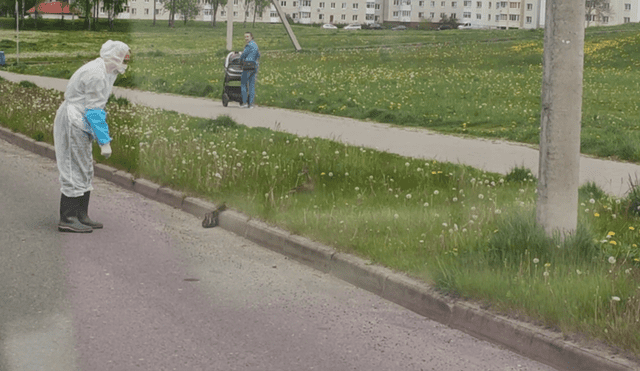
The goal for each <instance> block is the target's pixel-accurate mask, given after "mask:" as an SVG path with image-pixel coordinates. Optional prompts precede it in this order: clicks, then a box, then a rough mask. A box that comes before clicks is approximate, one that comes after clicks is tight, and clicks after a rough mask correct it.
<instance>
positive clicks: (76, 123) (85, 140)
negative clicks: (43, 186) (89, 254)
mask: <svg viewBox="0 0 640 371" xmlns="http://www.w3.org/2000/svg"><path fill="white" fill-rule="evenodd" d="M129 53H130V50H129V46H127V44H125V43H123V42H121V41H112V40H109V41H107V42H106V43H104V45H102V48H101V50H100V58H97V59H94V60H93V61H91V62H89V63H87V64H85V65H83V66H82V67H80V68H79V69H78V70H77V71H76V72H75V73H74V74H73V76H71V79H70V80H69V84H68V85H67V90H66V92H65V93H64V102H63V103H62V105H61V106H60V108H59V109H58V111H57V113H56V118H55V122H54V126H53V138H54V144H55V149H56V161H57V164H58V171H59V172H60V184H61V189H60V191H61V193H62V199H61V205H60V219H61V221H60V224H59V225H58V229H59V230H61V231H65V232H91V229H87V228H85V227H83V224H77V223H76V222H77V221H76V220H74V219H73V218H74V217H77V218H78V219H79V220H80V221H82V219H85V220H86V221H87V222H91V223H94V224H93V225H91V224H90V225H91V226H92V227H93V228H101V227H102V225H101V224H100V223H95V222H92V221H91V220H89V219H88V217H86V211H84V215H82V214H83V213H82V211H83V210H84V209H85V208H84V206H86V205H83V203H82V199H83V198H85V197H86V198H87V199H86V203H87V205H88V193H89V192H90V191H91V190H93V186H92V180H93V155H92V152H91V145H92V141H93V140H94V139H95V135H94V133H93V130H92V128H91V126H90V125H89V122H88V121H87V117H86V114H87V111H88V110H102V111H104V109H105V106H106V104H107V100H108V99H109V96H110V95H111V90H112V89H113V83H114V82H115V81H116V77H118V74H119V73H121V74H122V73H124V72H125V71H126V68H127V64H126V63H127V62H128V60H129ZM104 124H105V125H106V122H104ZM100 148H101V152H102V154H103V155H105V157H109V156H110V155H111V146H110V143H106V144H104V145H101V146H100ZM76 204H78V205H76ZM63 212H65V214H63ZM77 214H79V215H77ZM85 217H86V218H85ZM67 220H70V223H71V224H73V226H68V224H69V223H67ZM90 228H91V227H90ZM79 229H81V230H79Z"/></svg>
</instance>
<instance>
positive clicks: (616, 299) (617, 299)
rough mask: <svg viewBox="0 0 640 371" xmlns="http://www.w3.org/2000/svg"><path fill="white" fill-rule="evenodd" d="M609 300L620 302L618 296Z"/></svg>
mask: <svg viewBox="0 0 640 371" xmlns="http://www.w3.org/2000/svg"><path fill="white" fill-rule="evenodd" d="M611 300H612V301H620V297H619V296H612V297H611Z"/></svg>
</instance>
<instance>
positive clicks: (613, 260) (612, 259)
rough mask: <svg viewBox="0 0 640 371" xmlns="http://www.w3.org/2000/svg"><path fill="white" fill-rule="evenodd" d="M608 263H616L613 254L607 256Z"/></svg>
mask: <svg viewBox="0 0 640 371" xmlns="http://www.w3.org/2000/svg"><path fill="white" fill-rule="evenodd" d="M608 260H609V264H615V263H616V258H614V257H613V256H610V257H609V259H608Z"/></svg>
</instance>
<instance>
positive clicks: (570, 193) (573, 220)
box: [536, 0, 585, 236]
mask: <svg viewBox="0 0 640 371" xmlns="http://www.w3.org/2000/svg"><path fill="white" fill-rule="evenodd" d="M584 13H585V12H584V0H552V1H547V8H546V17H547V18H546V24H545V33H544V55H543V78H542V101H541V106H542V107H541V108H542V112H541V115H540V116H541V118H540V119H541V122H540V124H541V131H540V168H539V178H538V179H539V180H538V201H537V205H536V220H537V222H538V223H539V224H540V225H541V226H542V227H543V228H544V230H545V231H546V232H547V234H548V235H553V234H554V233H558V232H559V233H561V234H562V236H564V235H565V234H566V233H572V232H574V231H575V230H576V228H577V223H578V186H579V180H580V179H579V175H580V119H581V114H582V69H583V60H584V49H583V48H584Z"/></svg>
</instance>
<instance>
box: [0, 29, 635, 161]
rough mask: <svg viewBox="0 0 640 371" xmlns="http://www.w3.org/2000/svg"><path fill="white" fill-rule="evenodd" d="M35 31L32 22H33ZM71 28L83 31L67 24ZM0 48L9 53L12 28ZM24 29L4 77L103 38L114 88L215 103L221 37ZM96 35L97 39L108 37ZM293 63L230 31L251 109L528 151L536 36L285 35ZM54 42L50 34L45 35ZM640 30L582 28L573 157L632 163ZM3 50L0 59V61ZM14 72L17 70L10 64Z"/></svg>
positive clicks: (273, 37) (272, 44)
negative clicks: (111, 48) (247, 60)
mask: <svg viewBox="0 0 640 371" xmlns="http://www.w3.org/2000/svg"><path fill="white" fill-rule="evenodd" d="M31 22H32V21H31ZM76 23H77V25H76V26H74V27H80V26H81V23H80V22H79V21H76ZM0 24H2V27H3V29H2V30H0V46H2V48H4V51H5V53H7V54H8V55H9V63H11V62H12V53H15V44H12V42H11V41H12V40H13V41H14V40H15V30H11V27H10V26H11V20H9V19H4V20H2V21H0ZM56 24H58V25H59V21H58V22H55V21H51V22H48V23H46V24H45V23H43V22H40V26H39V27H40V28H41V29H43V28H44V29H46V32H43V31H33V30H30V29H29V26H31V27H33V25H32V24H31V23H30V21H27V22H26V26H27V30H26V31H24V32H22V33H21V39H22V48H21V50H22V53H23V56H22V58H21V63H22V64H21V65H19V66H15V65H9V66H7V67H5V70H8V71H15V72H22V73H27V74H39V75H47V76H54V77H63V78H68V77H69V76H70V75H71V74H72V73H73V71H75V69H77V68H78V67H79V66H80V65H82V64H83V63H85V62H86V61H88V60H90V59H91V58H94V57H96V56H97V55H98V50H99V46H100V45H101V43H102V42H104V41H106V40H107V39H109V38H112V39H120V40H123V41H125V42H128V43H129V44H130V45H131V46H132V49H133V55H134V60H133V61H132V62H131V66H130V69H129V71H128V72H127V74H126V75H125V76H123V77H122V78H120V79H119V81H118V82H116V85H120V86H125V87H134V88H139V89H143V90H151V91H158V92H171V93H178V94H186V95H196V96H208V97H211V98H214V99H220V97H221V93H222V83H223V78H224V70H223V61H224V57H225V56H226V54H227V51H226V50H225V45H226V37H225V34H226V27H225V25H224V24H223V23H222V24H218V26H217V27H215V28H211V27H210V26H209V25H208V24H207V23H202V22H191V23H189V24H188V25H187V26H186V27H185V26H183V25H182V24H181V23H180V24H179V25H177V27H176V28H173V29H172V28H168V27H167V26H166V24H165V23H163V22H158V24H157V25H156V26H155V27H153V26H152V25H151V22H145V21H136V22H125V21H121V22H119V23H117V26H118V28H117V31H114V32H111V31H107V30H106V29H100V30H99V31H98V32H87V31H66V30H55V26H56ZM100 27H102V28H105V27H106V25H101V26H100ZM293 29H294V32H295V33H296V35H297V38H298V40H299V42H300V44H301V45H302V47H303V51H302V52H295V51H294V50H293V47H292V45H291V43H290V41H289V38H288V37H287V35H286V33H285V31H284V27H283V26H282V25H271V24H256V26H255V27H253V26H252V25H251V24H247V25H243V24H242V23H238V24H236V25H235V27H234V30H235V35H234V49H235V50H241V49H242V47H243V44H244V42H243V39H242V33H243V32H244V31H245V30H250V31H252V32H254V34H255V37H256V40H257V42H258V44H259V45H260V48H261V52H262V55H263V58H262V63H261V69H260V73H259V77H258V87H257V98H256V100H257V103H258V104H259V105H266V106H277V107H283V108H292V109H300V110H308V111H313V112H319V113H326V114H331V115H340V116H348V117H354V118H358V119H367V120H373V121H379V122H385V123H391V124H395V125H404V126H422V127H428V128H430V129H433V130H436V131H440V132H444V133H454V134H461V135H471V136H479V137H490V138H503V139H507V140H511V141H517V142H523V143H530V144H537V142H538V140H539V122H540V89H541V80H542V77H541V76H542V66H541V61H542V37H543V32H542V30H493V31H489V30H486V31H470V30H448V31H440V32H438V31H421V30H409V31H403V32H398V31H390V30H360V31H356V32H349V31H344V30H324V29H321V28H319V27H310V26H294V27H293ZM53 30H55V32H54V31H53ZM639 41H640V27H639V26H638V25H635V24H630V25H625V26H617V27H607V28H589V29H588V30H587V34H586V42H585V69H584V94H583V96H584V99H583V122H582V152H583V153H588V154H592V155H595V156H599V157H604V158H612V159H619V160H625V161H632V162H640V144H639V143H640V133H639V132H638V130H639V129H640V121H639V114H640V109H639V106H638V100H637V99H636V95H635V94H634V93H635V92H636V91H638V90H639V89H640V76H638V74H637V73H634V71H636V70H637V69H638V67H639V65H640V49H639V48H638V47H637V45H638V42H639ZM2 48H0V49H2ZM13 61H14V60H13Z"/></svg>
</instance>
